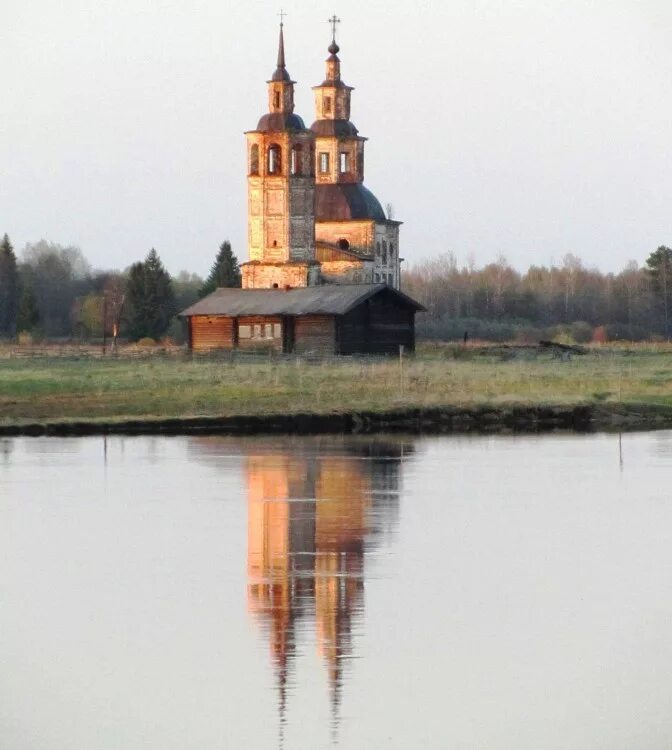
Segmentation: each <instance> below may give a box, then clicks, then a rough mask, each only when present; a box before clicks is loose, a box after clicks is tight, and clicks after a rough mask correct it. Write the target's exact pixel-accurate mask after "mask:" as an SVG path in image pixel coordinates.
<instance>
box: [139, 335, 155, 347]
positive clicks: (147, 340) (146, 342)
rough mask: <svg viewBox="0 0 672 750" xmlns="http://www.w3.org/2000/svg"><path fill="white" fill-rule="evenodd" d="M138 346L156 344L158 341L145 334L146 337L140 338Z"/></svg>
mask: <svg viewBox="0 0 672 750" xmlns="http://www.w3.org/2000/svg"><path fill="white" fill-rule="evenodd" d="M138 346H147V347H149V346H156V341H154V339H151V338H149V336H145V337H144V338H141V339H139V340H138Z"/></svg>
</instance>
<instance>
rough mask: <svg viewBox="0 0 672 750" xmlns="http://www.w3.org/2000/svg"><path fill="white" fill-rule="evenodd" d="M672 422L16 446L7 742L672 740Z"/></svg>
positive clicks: (2, 732) (3, 583)
mask: <svg viewBox="0 0 672 750" xmlns="http://www.w3.org/2000/svg"><path fill="white" fill-rule="evenodd" d="M671 469H672V433H669V432H657V433H646V434H631V435H624V436H623V437H622V439H621V438H619V436H618V435H596V436H585V435H583V436H579V435H559V436H541V437H501V436H498V437H446V438H428V439H417V438H399V437H379V438H375V439H371V438H337V437H322V438H287V437H273V438H263V439H262V438H256V439H231V438H216V437H207V438H197V437H184V438H162V437H151V438H122V437H115V438H108V439H106V440H104V439H103V438H82V439H54V438H21V439H9V440H0V747H1V748H3V750H28V749H30V750H33V749H38V750H122V749H123V750H140V749H142V750H148V749H152V750H153V749H154V748H156V749H157V750H158V749H159V748H160V749H161V750H187V749H191V748H193V749H194V750H196V749H197V748H198V750H209V749H210V748H213V749H214V748H236V749H238V748H251V749H253V750H256V749H257V748H258V749H259V750H266V749H270V748H278V747H284V748H288V749H294V748H297V749H302V748H306V749H308V748H310V749H311V750H312V749H319V748H330V747H335V746H340V747H343V748H348V750H351V749H352V750H358V749H359V748H361V749H362V750H371V749H374V748H411V747H418V748H430V749H432V750H434V749H436V750H439V748H441V749H443V748H465V749H466V748H469V749H470V750H471V749H473V748H492V749H494V750H508V749H509V748H514V747H515V748H517V749H520V748H525V749H527V748H529V749H530V750H532V749H533V748H534V750H538V748H553V749H554V748H558V750H560V749H561V748H562V749H563V750H565V749H567V748H572V749H574V748H577V749H581V750H583V749H592V748H605V750H606V749H607V748H609V750H614V748H623V750H626V749H628V750H630V749H631V748H638V750H646V749H648V748H650V749H651V750H653V749H654V748H655V749H660V750H663V748H669V747H670V745H671V743H672V711H671V709H672V497H671V496H670V478H671V477H672V471H671Z"/></svg>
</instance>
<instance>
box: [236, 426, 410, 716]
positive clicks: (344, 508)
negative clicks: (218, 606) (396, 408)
mask: <svg viewBox="0 0 672 750" xmlns="http://www.w3.org/2000/svg"><path fill="white" fill-rule="evenodd" d="M257 445H258V448H256V449H255V448H252V447H251V450H250V453H249V455H248V459H247V478H248V479H247V481H248V508H249V510H248V575H249V582H248V600H249V607H250V611H251V612H253V613H254V614H255V616H256V617H257V618H258V619H259V620H260V622H261V623H262V625H263V627H264V629H265V631H266V633H267V637H268V639H269V642H270V648H271V655H272V659H273V661H274V664H275V667H276V673H277V678H278V683H279V689H280V708H281V712H282V711H284V705H285V697H286V695H285V694H286V687H287V681H288V676H289V673H290V670H291V666H292V658H293V656H294V655H295V653H296V642H297V623H298V622H299V621H300V620H301V619H302V618H304V617H305V618H311V617H314V621H315V629H316V640H317V646H318V649H319V652H320V654H321V656H322V658H323V660H324V663H325V666H326V668H327V671H328V681H329V685H330V694H331V703H332V711H333V714H334V721H337V719H338V705H339V702H340V691H341V685H342V681H343V669H344V666H346V665H347V660H348V657H350V656H351V655H352V648H353V645H352V632H353V624H354V623H355V621H356V620H357V618H358V617H360V616H361V615H362V613H363V606H364V603H363V586H364V563H365V551H366V548H367V545H370V544H371V541H372V540H373V539H375V535H376V532H377V531H378V530H382V529H384V528H385V527H386V526H388V525H389V520H390V517H392V518H395V517H396V512H397V504H398V482H399V463H400V458H401V456H402V455H403V454H404V453H405V452H406V453H407V452H410V451H411V448H410V447H409V446H408V445H406V444H403V443H394V442H389V443H388V442H385V443H383V442H378V443H374V444H371V443H362V444H360V445H358V446H357V445H356V444H355V446H356V447H353V445H352V444H346V443H343V442H341V443H340V445H339V444H338V443H336V442H332V443H331V445H330V447H329V449H327V450H325V451H323V452H322V451H318V452H314V451H313V450H302V449H301V447H300V446H298V450H297V445H296V444H294V445H292V448H291V452H289V450H288V451H287V452H286V453H283V452H277V450H276V449H274V448H273V447H271V446H273V443H271V442H270V441H269V443H267V444H266V447H265V446H264V444H263V443H262V444H259V443H258V444H257ZM314 445H315V444H314V443H310V442H306V443H304V444H303V446H305V447H308V448H314Z"/></svg>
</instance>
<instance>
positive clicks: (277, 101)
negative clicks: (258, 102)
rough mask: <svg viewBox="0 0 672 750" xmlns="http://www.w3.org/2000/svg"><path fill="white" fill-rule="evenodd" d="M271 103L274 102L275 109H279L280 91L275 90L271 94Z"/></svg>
mask: <svg viewBox="0 0 672 750" xmlns="http://www.w3.org/2000/svg"><path fill="white" fill-rule="evenodd" d="M273 104H275V108H276V109H280V92H279V91H276V92H275V93H274V94H273Z"/></svg>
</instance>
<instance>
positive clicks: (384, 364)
mask: <svg viewBox="0 0 672 750" xmlns="http://www.w3.org/2000/svg"><path fill="white" fill-rule="evenodd" d="M655 346H656V347H660V348H653V346H651V345H649V346H637V347H633V346H632V345H630V347H629V348H625V347H610V348H609V349H606V348H604V347H602V348H600V349H594V350H591V352H590V354H588V355H587V356H583V357H574V358H573V359H572V360H571V361H567V362H565V361H560V360H557V359H553V358H552V356H551V355H539V356H535V355H534V353H532V352H524V351H523V352H522V353H520V352H519V353H516V352H515V351H514V352H506V351H504V352H502V350H501V349H497V348H492V349H483V348H479V347H471V348H469V347H467V349H466V350H465V349H464V348H462V347H435V346H432V347H428V346H425V347H422V348H421V350H420V352H419V354H418V356H417V357H416V358H415V359H406V360H405V362H404V366H403V372H400V367H399V362H398V360H397V359H394V358H391V359H369V360H357V359H338V358H336V359H330V360H326V361H322V362H308V361H305V360H287V359H282V360H271V359H270V358H269V359H266V358H263V357H261V358H255V359H249V358H239V359H234V360H231V359H229V358H223V359H217V358H207V359H194V360H191V359H190V358H188V357H185V356H169V357H166V356H154V357H149V358H145V359H140V360H138V359H128V358H123V357H121V358H117V359H112V358H109V359H100V358H91V357H58V358H54V357H48V356H47V357H34V358H31V359H4V360H0V424H15V423H21V422H32V421H62V420H96V419H123V418H129V417H130V418H163V417H185V416H197V415H200V416H202V415H207V416H227V415H234V414H270V413H275V414H292V413H299V412H313V413H320V414H329V413H338V412H347V411H357V410H374V411H378V410H387V409H392V408H400V407H406V406H416V407H417V406H420V407H422V406H442V405H452V406H470V405H477V404H478V405H484V404H490V405H495V406H496V405H503V404H507V405H510V404H525V405H536V404H542V403H543V404H563V405H571V404H577V403H591V402H593V403H597V402H600V403H604V402H607V403H608V402H621V403H637V402H640V403H641V402H646V403H653V404H655V403H659V404H665V405H670V404H672V347H668V346H664V347H663V346H662V345H655ZM514 355H515V356H514ZM510 357H511V358H510Z"/></svg>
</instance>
